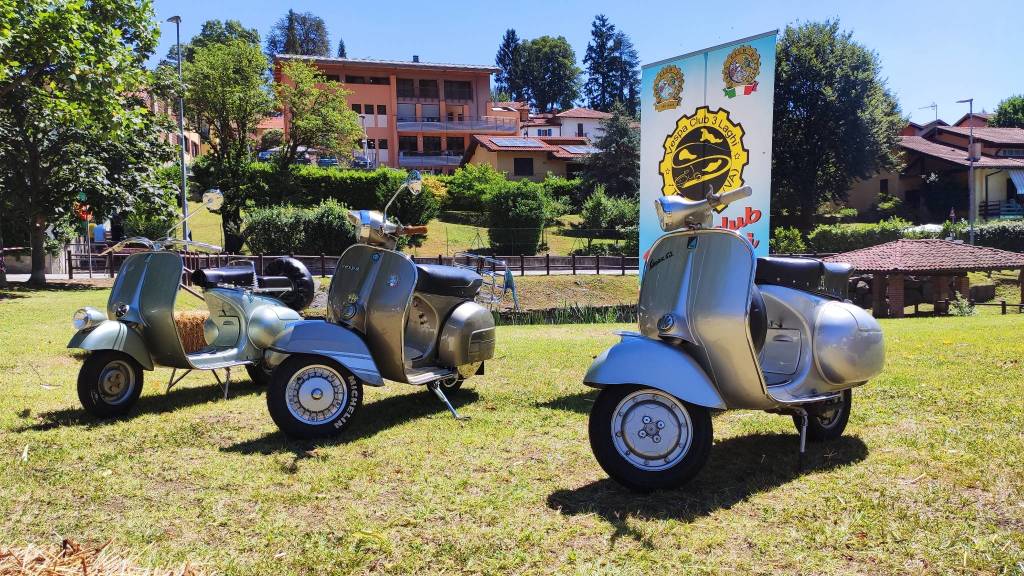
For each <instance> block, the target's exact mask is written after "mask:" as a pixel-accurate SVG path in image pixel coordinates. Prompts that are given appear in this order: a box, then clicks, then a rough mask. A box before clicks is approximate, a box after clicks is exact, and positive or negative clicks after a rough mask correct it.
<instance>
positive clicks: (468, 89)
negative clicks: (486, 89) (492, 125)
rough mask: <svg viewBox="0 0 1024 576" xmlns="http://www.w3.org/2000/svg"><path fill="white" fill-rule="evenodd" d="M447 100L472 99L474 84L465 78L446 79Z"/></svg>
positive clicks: (445, 95) (445, 94) (445, 96)
mask: <svg viewBox="0 0 1024 576" xmlns="http://www.w3.org/2000/svg"><path fill="white" fill-rule="evenodd" d="M444 98H445V100H472V99H473V85H472V84H471V83H470V82H468V81H465V80H445V81H444Z"/></svg>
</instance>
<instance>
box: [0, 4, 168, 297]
mask: <svg viewBox="0 0 1024 576" xmlns="http://www.w3.org/2000/svg"><path fill="white" fill-rule="evenodd" d="M0 21H2V23H3V26H2V27H3V29H4V30H3V31H2V32H0V46H2V49H3V52H2V57H0V133H2V134H3V137H2V138H0V140H2V142H0V206H3V207H4V216H5V220H6V221H8V222H13V223H18V222H20V223H22V225H23V226H24V227H25V229H27V235H28V237H29V240H30V244H31V246H32V274H31V276H30V280H29V282H30V283H32V284H37V285H38V284H43V283H45V281H46V276H45V247H44V245H45V239H46V230H47V228H50V227H51V226H55V225H58V224H61V223H62V222H67V221H68V220H69V218H68V214H69V212H70V211H71V208H72V203H73V202H75V201H76V200H77V199H78V198H79V197H83V198H84V200H83V202H84V203H86V204H88V205H90V206H91V207H92V209H93V211H94V212H95V213H96V214H97V215H98V216H104V215H106V214H108V213H110V212H112V211H114V210H118V209H120V208H123V207H125V206H127V205H129V204H131V202H132V201H133V200H134V198H135V197H136V196H139V195H142V196H145V195H146V194H147V193H148V190H149V179H150V178H151V177H152V173H153V171H154V169H155V166H157V165H158V164H159V158H161V157H162V154H163V152H165V151H166V150H165V149H163V148H162V147H161V146H160V143H159V140H158V139H157V138H156V134H157V130H156V125H155V120H154V118H153V117H152V115H151V114H150V113H149V112H148V111H146V110H145V108H144V107H143V106H141V104H140V102H139V101H138V99H137V98H135V97H132V96H129V95H130V94H132V93H136V92H138V91H140V90H141V88H142V86H143V85H145V83H146V82H147V81H148V77H147V74H146V72H145V70H144V69H143V68H142V64H143V62H144V61H145V59H146V58H147V57H148V55H149V54H151V53H152V51H153V48H154V47H155V46H156V40H157V31H156V27H155V23H154V21H153V13H152V8H151V6H150V4H149V3H148V2H136V1H134V0H108V1H105V2H88V3H86V2H66V3H57V4H55V3H52V2H47V1H44V0H14V2H13V3H7V4H5V5H4V6H3V7H0Z"/></svg>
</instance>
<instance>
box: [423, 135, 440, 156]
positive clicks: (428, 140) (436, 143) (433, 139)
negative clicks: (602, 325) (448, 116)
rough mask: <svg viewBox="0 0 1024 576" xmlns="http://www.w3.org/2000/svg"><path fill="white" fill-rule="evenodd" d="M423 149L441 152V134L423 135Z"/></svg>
mask: <svg viewBox="0 0 1024 576" xmlns="http://www.w3.org/2000/svg"><path fill="white" fill-rule="evenodd" d="M423 151H424V152H440V151H441V137H440V136H424V137H423Z"/></svg>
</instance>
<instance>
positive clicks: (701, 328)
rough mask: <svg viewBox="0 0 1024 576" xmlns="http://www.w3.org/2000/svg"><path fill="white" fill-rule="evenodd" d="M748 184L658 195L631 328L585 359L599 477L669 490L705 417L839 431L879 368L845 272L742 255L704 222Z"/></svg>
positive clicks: (698, 458) (729, 235) (702, 458)
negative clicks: (754, 414)
mask: <svg viewBox="0 0 1024 576" xmlns="http://www.w3.org/2000/svg"><path fill="white" fill-rule="evenodd" d="M749 195H750V188H749V187H744V188H740V189H738V190H733V191H730V192H725V193H722V194H720V195H719V194H715V193H713V191H711V190H709V191H708V193H707V196H706V198H704V199H702V200H691V199H687V198H683V197H680V196H666V197H662V198H658V200H657V201H656V209H657V212H658V219H659V221H660V223H661V228H662V230H664V231H665V232H668V234H665V235H664V236H662V237H661V238H659V239H658V240H657V241H656V242H655V243H654V246H653V247H652V248H651V250H650V252H649V256H648V258H647V262H646V268H645V270H644V277H643V282H642V285H641V289H640V301H639V306H638V312H639V320H640V321H639V324H640V333H633V332H623V333H620V335H621V337H622V340H621V341H620V342H619V343H618V344H616V345H615V346H613V347H611V348H609V349H608V350H606V351H605V352H603V353H602V354H601V355H600V356H598V357H597V358H596V359H595V360H594V362H593V364H592V365H591V366H590V369H589V370H588V371H587V374H586V376H585V377H584V383H585V384H587V385H588V386H593V387H596V388H600V389H601V392H600V394H598V397H597V400H596V402H595V403H594V407H593V409H592V411H591V413H590V424H589V434H590V445H591V448H592V450H593V452H594V455H595V456H596V458H597V461H598V462H599V463H600V465H601V467H602V468H604V470H605V472H607V473H608V474H609V475H610V476H611V477H612V478H613V479H615V480H616V481H618V482H620V483H622V484H624V485H626V486H628V487H630V488H632V489H635V490H640V491H648V490H654V489H661V488H672V487H677V486H680V485H682V484H684V483H685V482H687V481H688V480H690V479H691V478H693V476H694V475H696V474H697V472H698V471H699V470H700V469H701V467H702V466H703V465H704V463H705V462H706V460H707V458H708V455H709V453H710V451H711V438H712V428H711V411H712V410H734V409H753V410H765V411H768V412H775V413H780V414H789V415H792V417H793V419H794V422H795V423H796V425H797V429H798V430H799V432H800V456H801V461H802V456H803V453H804V449H805V443H806V440H807V438H810V439H811V440H826V439H833V438H837V437H839V436H840V435H841V434H842V432H843V430H844V429H845V428H846V422H847V419H848V418H849V417H850V408H851V398H852V393H851V389H852V388H854V387H856V386H860V385H862V384H864V383H866V382H867V381H868V380H869V379H871V378H873V377H874V376H876V375H877V374H878V373H879V372H881V370H882V364H883V362H884V359H885V352H884V344H883V341H882V331H881V329H880V327H879V325H878V322H876V321H875V319H874V318H873V317H872V316H870V315H869V314H868V313H867V312H865V311H864V310H862V309H861V308H859V307H857V306H854V305H853V304H850V303H849V302H847V301H844V300H845V298H846V286H847V282H848V280H849V276H850V272H851V269H850V267H849V266H848V265H845V264H823V263H822V262H820V261H818V260H814V259H810V258H760V259H755V257H754V252H753V248H752V246H751V244H750V242H748V241H747V240H746V239H745V238H744V237H743V236H741V235H739V234H737V233H736V232H733V231H730V230H723V229H710V228H708V226H710V225H711V216H712V210H713V209H721V208H724V207H725V206H726V205H728V204H730V203H732V202H735V201H736V200H739V199H741V198H745V197H747V196H749Z"/></svg>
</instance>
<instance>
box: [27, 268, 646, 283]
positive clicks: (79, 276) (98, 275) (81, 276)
mask: <svg viewBox="0 0 1024 576" xmlns="http://www.w3.org/2000/svg"><path fill="white" fill-rule="evenodd" d="M513 274H515V275H516V276H517V277H518V276H519V271H518V270H513ZM594 274H596V272H595V271H594V270H579V269H578V270H576V275H577V276H593V275H594ZM526 275H527V276H544V275H545V273H544V271H543V270H527V271H526ZM550 275H551V276H570V275H572V270H552V271H551V274H550ZM621 275H622V274H621V272H620V271H619V270H615V269H611V270H606V269H604V268H602V269H601V276H621ZM636 275H637V271H636V270H626V276H636ZM314 276H317V275H316V274H314ZM89 278H90V276H89V273H88V272H81V273H79V272H75V280H88V279H89ZM92 278H93V279H96V280H104V279H108V280H109V276H107V274H106V273H105V272H93V274H92ZM46 279H47V280H67V279H68V275H67V274H47V275H46ZM27 280H28V274H8V275H7V281H8V282H26V281H27Z"/></svg>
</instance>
